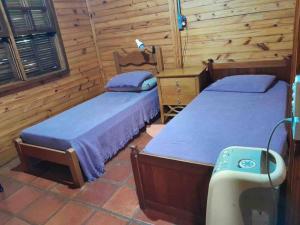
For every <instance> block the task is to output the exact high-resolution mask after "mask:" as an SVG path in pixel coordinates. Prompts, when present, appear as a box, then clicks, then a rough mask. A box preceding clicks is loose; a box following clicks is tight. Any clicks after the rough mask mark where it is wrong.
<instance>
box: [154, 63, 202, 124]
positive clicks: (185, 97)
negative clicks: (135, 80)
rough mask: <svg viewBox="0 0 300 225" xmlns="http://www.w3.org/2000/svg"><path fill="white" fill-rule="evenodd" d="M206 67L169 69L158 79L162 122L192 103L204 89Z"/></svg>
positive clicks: (162, 72) (160, 74) (159, 75)
mask: <svg viewBox="0 0 300 225" xmlns="http://www.w3.org/2000/svg"><path fill="white" fill-rule="evenodd" d="M205 71H206V66H205V65H203V66H199V67H191V68H182V69H169V70H163V71H161V72H160V73H159V74H158V75H157V76H156V77H157V85H158V93H159V104H160V115H161V122H162V123H165V119H166V118H168V117H173V116H175V115H176V114H177V113H178V112H179V111H180V110H182V109H183V108H184V107H185V106H186V105H187V104H189V103H190V101H192V100H193V99H194V98H195V97H196V96H197V95H198V94H199V92H200V90H201V89H202V85H201V84H202V78H203V77H205V76H202V75H203V74H204V73H205Z"/></svg>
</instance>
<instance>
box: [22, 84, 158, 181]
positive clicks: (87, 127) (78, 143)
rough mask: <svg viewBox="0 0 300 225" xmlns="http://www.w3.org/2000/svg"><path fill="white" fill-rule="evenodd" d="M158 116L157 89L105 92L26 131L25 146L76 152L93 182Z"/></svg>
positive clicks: (23, 135) (84, 170)
mask: <svg viewBox="0 0 300 225" xmlns="http://www.w3.org/2000/svg"><path fill="white" fill-rule="evenodd" d="M158 112H159V101H158V94H157V88H154V89H152V90H150V91H144V92H140V93H135V92H106V93H104V94H102V95H99V96H97V97H95V98H93V99H91V100H88V101H86V102H84V103H82V104H80V105H77V106H75V107H73V108H71V109H69V110H67V111H65V112H63V113H60V114H58V115H56V116H54V117H52V118H50V119H47V120H45V121H43V122H41V123H39V124H37V125H34V126H32V127H29V128H27V129H25V130H23V132H22V134H21V138H22V140H23V141H24V142H26V143H30V144H34V145H39V146H44V147H48V148H54V149H59V150H66V149H68V148H71V147H72V148H74V149H75V151H76V154H77V156H78V158H79V161H80V165H81V168H82V170H83V172H84V174H85V176H86V178H87V180H89V181H91V180H94V179H96V178H97V177H99V176H101V175H102V174H103V172H104V163H105V161H107V160H108V159H110V158H111V157H112V156H114V155H115V154H116V153H117V151H118V150H119V149H121V148H123V147H124V146H125V144H126V143H127V142H128V141H129V140H130V139H132V138H133V137H134V135H136V134H138V133H139V130H140V129H141V128H142V127H144V126H145V123H146V122H149V121H150V120H151V119H152V118H153V117H155V116H156V115H157V114H158Z"/></svg>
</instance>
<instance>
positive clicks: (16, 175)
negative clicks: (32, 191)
mask: <svg viewBox="0 0 300 225" xmlns="http://www.w3.org/2000/svg"><path fill="white" fill-rule="evenodd" d="M8 176H9V177H11V178H12V179H15V180H18V181H20V182H23V183H30V182H31V181H33V180H34V179H35V178H37V176H36V175H33V174H30V173H26V172H23V171H19V170H10V171H9V173H8Z"/></svg>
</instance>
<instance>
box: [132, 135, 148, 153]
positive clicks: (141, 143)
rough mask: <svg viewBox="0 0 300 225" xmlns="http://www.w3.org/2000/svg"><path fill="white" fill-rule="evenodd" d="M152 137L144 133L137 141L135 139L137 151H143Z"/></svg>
mask: <svg viewBox="0 0 300 225" xmlns="http://www.w3.org/2000/svg"><path fill="white" fill-rule="evenodd" d="M151 139H152V137H151V136H150V135H149V134H147V133H146V132H143V133H141V135H140V136H139V138H138V139H136V141H135V143H134V145H136V146H137V147H138V149H139V150H143V149H144V147H145V146H146V145H147V144H148V143H149V141H151Z"/></svg>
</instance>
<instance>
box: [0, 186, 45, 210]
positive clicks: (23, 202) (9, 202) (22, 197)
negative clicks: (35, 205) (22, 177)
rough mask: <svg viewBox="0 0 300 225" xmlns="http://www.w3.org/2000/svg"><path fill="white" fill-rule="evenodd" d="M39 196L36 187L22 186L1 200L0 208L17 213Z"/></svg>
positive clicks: (39, 193)
mask: <svg viewBox="0 0 300 225" xmlns="http://www.w3.org/2000/svg"><path fill="white" fill-rule="evenodd" d="M40 196H41V192H40V191H38V190H37V189H35V188H32V187H28V186H24V187H23V188H21V189H20V190H18V191H17V192H16V193H14V194H13V195H11V196H9V197H8V198H7V199H5V200H3V201H1V202H0V208H1V209H3V210H5V211H8V212H11V213H18V212H20V211H21V210H23V209H24V208H26V207H27V206H28V205H29V204H30V203H32V202H33V201H34V200H36V199H37V198H39V197H40Z"/></svg>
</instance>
